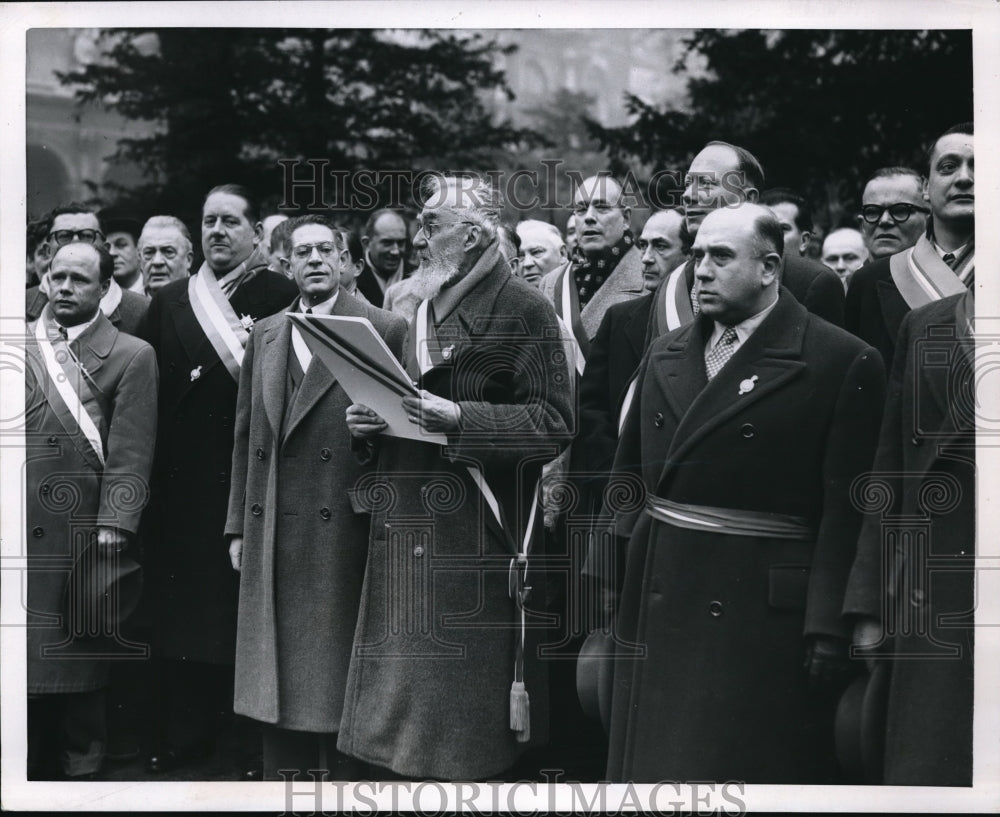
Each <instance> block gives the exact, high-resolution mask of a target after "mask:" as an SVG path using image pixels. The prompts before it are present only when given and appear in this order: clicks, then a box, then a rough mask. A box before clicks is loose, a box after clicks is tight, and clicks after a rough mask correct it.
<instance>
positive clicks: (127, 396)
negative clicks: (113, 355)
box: [98, 343, 159, 533]
mask: <svg viewBox="0 0 1000 817" xmlns="http://www.w3.org/2000/svg"><path fill="white" fill-rule="evenodd" d="M158 381H159V374H158V372H157V368H156V355H155V353H154V352H153V349H152V348H151V347H150V346H149V345H148V344H145V343H143V344H142V345H141V346H140V347H139V349H138V350H137V351H136V352H135V353H134V354H133V356H132V358H131V360H129V362H128V363H127V365H126V366H125V368H124V370H123V371H122V375H121V378H120V379H119V381H118V386H117V388H116V390H115V394H114V399H113V401H112V412H111V423H110V425H109V426H108V444H107V452H108V455H107V459H106V460H105V463H104V473H103V476H102V478H101V506H100V509H99V510H98V524H99V525H109V526H112V527H117V528H120V529H121V530H124V531H127V532H129V533H136V532H137V531H138V530H139V519H140V517H141V515H142V509H143V508H144V507H145V506H146V503H147V502H148V501H149V493H150V491H149V477H150V473H151V471H152V467H153V447H154V442H155V440H156V419H157V412H156V394H157V387H158Z"/></svg>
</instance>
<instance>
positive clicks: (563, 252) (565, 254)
mask: <svg viewBox="0 0 1000 817" xmlns="http://www.w3.org/2000/svg"><path fill="white" fill-rule="evenodd" d="M559 257H560V258H569V252H568V251H567V250H566V245H565V244H560V245H559Z"/></svg>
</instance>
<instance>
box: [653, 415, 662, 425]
mask: <svg viewBox="0 0 1000 817" xmlns="http://www.w3.org/2000/svg"><path fill="white" fill-rule="evenodd" d="M653 425H654V426H656V427H657V428H662V427H663V412H662V411H658V412H656V416H655V417H653Z"/></svg>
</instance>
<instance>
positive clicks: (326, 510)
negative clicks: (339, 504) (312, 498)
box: [319, 508, 332, 519]
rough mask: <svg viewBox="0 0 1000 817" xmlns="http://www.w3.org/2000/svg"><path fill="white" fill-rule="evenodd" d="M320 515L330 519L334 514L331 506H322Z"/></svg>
mask: <svg viewBox="0 0 1000 817" xmlns="http://www.w3.org/2000/svg"><path fill="white" fill-rule="evenodd" d="M319 515H320V516H322V517H323V518H324V519H329V518H330V516H331V515H332V514H331V513H330V509H329V508H320V509H319Z"/></svg>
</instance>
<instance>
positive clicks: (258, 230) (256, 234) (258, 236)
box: [253, 221, 264, 246]
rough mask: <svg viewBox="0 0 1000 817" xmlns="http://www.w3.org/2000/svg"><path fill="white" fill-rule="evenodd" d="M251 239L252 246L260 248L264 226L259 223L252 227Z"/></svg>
mask: <svg viewBox="0 0 1000 817" xmlns="http://www.w3.org/2000/svg"><path fill="white" fill-rule="evenodd" d="M253 239H254V241H253V243H254V246H260V245H261V244H262V243H263V241H264V225H263V224H262V223H261V222H259V221H258V222H257V223H256V224H254V225H253Z"/></svg>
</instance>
